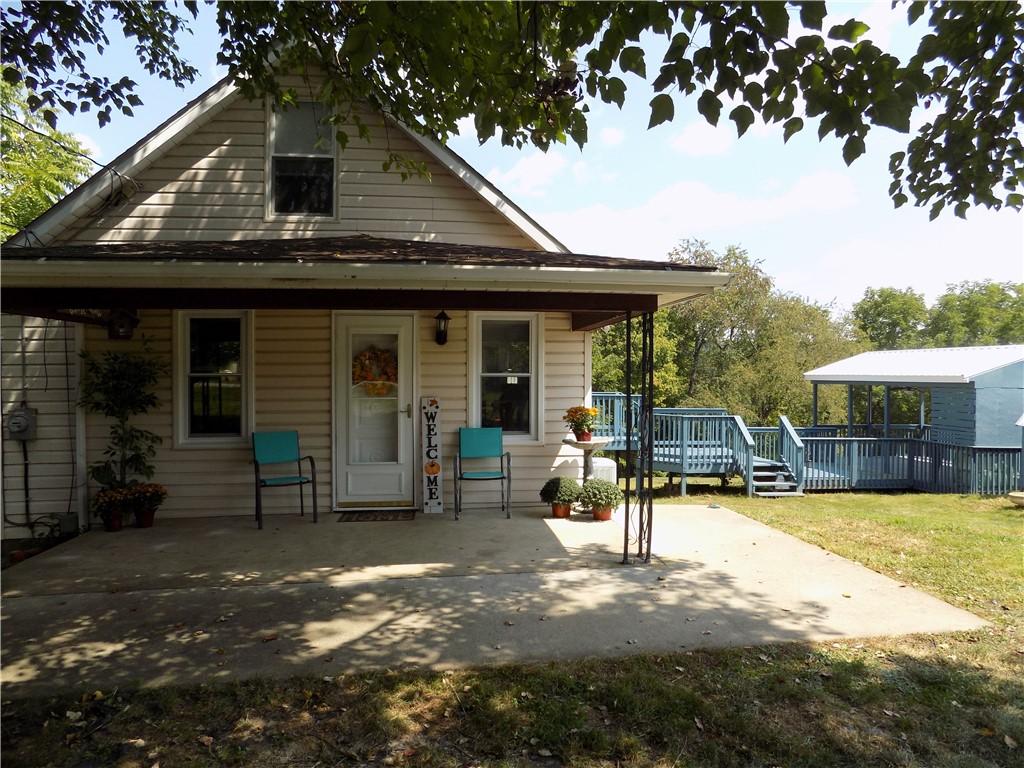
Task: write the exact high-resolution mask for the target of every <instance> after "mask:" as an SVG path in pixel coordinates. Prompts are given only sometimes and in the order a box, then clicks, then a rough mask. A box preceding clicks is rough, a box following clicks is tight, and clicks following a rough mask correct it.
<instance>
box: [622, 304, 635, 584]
mask: <svg viewBox="0 0 1024 768" xmlns="http://www.w3.org/2000/svg"><path fill="white" fill-rule="evenodd" d="M625 389H626V405H625V407H626V446H625V448H626V471H625V473H624V474H625V475H626V502H625V509H624V514H623V528H622V564H623V565H628V564H629V508H630V503H631V501H632V500H631V499H630V495H631V494H630V490H631V485H632V474H633V469H632V466H633V313H632V312H630V311H628V310H627V311H626V387H625Z"/></svg>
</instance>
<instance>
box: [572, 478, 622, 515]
mask: <svg viewBox="0 0 1024 768" xmlns="http://www.w3.org/2000/svg"><path fill="white" fill-rule="evenodd" d="M625 498H626V497H625V496H624V495H623V493H622V489H620V488H619V486H617V485H616V484H615V483H612V482H609V481H608V480H600V479H596V478H595V479H593V480H587V482H585V483H584V484H583V491H582V492H581V493H580V503H581V504H583V505H585V506H587V507H590V511H591V512H592V513H593V515H594V519H595V520H611V519H612V510H614V509H615V507H617V506H619V504H621V503H622V502H623V501H624V500H625Z"/></svg>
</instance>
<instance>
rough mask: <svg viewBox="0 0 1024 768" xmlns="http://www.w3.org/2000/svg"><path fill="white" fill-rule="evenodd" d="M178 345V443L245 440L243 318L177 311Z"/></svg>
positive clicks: (247, 401)
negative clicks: (178, 312)
mask: <svg viewBox="0 0 1024 768" xmlns="http://www.w3.org/2000/svg"><path fill="white" fill-rule="evenodd" d="M177 346H178V350H177V361H178V366H179V370H178V382H177V389H178V391H177V402H176V407H177V414H176V418H177V422H176V426H177V437H178V442H179V443H180V444H186V445H188V444H194V445H203V444H206V445H209V444H212V443H233V442H242V441H244V440H245V438H246V437H247V436H248V433H249V429H250V424H249V416H248V414H249V408H250V399H251V396H250V393H249V389H250V384H251V382H250V378H251V374H250V366H249V364H248V359H249V354H250V350H249V340H248V317H247V313H245V312H225V313H220V312H218V313H208V312H202V313H199V312H196V313H185V312H182V313H180V315H179V317H178V337H177Z"/></svg>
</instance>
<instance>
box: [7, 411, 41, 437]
mask: <svg viewBox="0 0 1024 768" xmlns="http://www.w3.org/2000/svg"><path fill="white" fill-rule="evenodd" d="M37 413H38V411H37V410H36V409H35V408H29V407H28V406H26V405H19V406H18V407H17V408H13V409H11V412H10V413H8V414H7V437H9V438H10V439H11V440H34V439H35V437H36V414H37Z"/></svg>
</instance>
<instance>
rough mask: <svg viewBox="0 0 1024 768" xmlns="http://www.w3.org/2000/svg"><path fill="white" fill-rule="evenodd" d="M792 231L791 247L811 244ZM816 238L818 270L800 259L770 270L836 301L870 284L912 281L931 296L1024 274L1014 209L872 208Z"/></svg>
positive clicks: (847, 302) (1023, 241)
mask: <svg viewBox="0 0 1024 768" xmlns="http://www.w3.org/2000/svg"><path fill="white" fill-rule="evenodd" d="M795 235H796V236H795V237H794V242H793V249H794V251H796V252H799V251H801V250H808V251H809V250H810V248H808V245H809V244H806V243H801V242H799V237H800V236H799V233H795ZM815 244H816V245H817V248H814V250H813V253H814V261H815V264H820V265H822V266H825V265H827V272H825V273H824V274H823V272H822V269H821V268H808V265H807V264H806V263H804V264H800V263H799V261H798V260H792V261H790V263H788V264H787V265H786V266H785V267H781V265H779V266H775V267H774V268H770V271H771V272H772V274H773V276H774V277H775V278H776V283H777V284H778V286H779V287H780V288H782V289H784V290H788V291H793V292H796V293H800V294H805V295H814V296H816V297H818V298H820V299H823V300H827V299H833V298H834V299H835V300H836V302H837V303H838V304H839V306H840V308H842V309H850V308H851V307H852V306H853V304H854V303H855V302H856V301H858V300H859V299H860V298H861V296H863V294H864V290H865V288H867V287H869V286H872V287H879V286H895V287H898V288H905V287H907V286H910V287H912V288H913V289H914V290H915V291H919V292H921V293H924V294H925V297H926V298H927V300H928V301H933V300H934V299H935V298H936V297H937V296H938V295H940V294H941V293H943V292H944V291H945V289H946V286H947V285H948V284H949V283H954V282H960V281H962V280H985V279H988V280H997V281H1014V282H1020V281H1021V280H1024V230H1022V229H1021V226H1020V217H1019V214H1016V213H1014V212H1012V211H1000V212H998V213H997V212H995V211H986V210H982V209H975V210H972V211H970V212H969V213H968V219H967V221H963V220H961V219H957V218H955V217H953V216H949V215H943V216H942V217H940V218H938V219H936V220H935V221H933V222H928V221H927V213H926V209H922V210H908V209H900V211H898V212H897V211H892V212H886V213H885V214H883V215H881V216H875V217H874V222H873V226H872V227H871V228H870V229H869V230H867V231H864V230H861V229H851V230H850V232H849V234H847V235H846V236H844V237H842V238H841V239H828V240H823V241H822V240H820V239H819V241H818V242H817V243H815ZM794 261H795V262H796V263H794ZM769 266H770V265H769ZM780 267H781V268H780ZM825 292H827V294H828V295H822V294H823V293H825Z"/></svg>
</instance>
